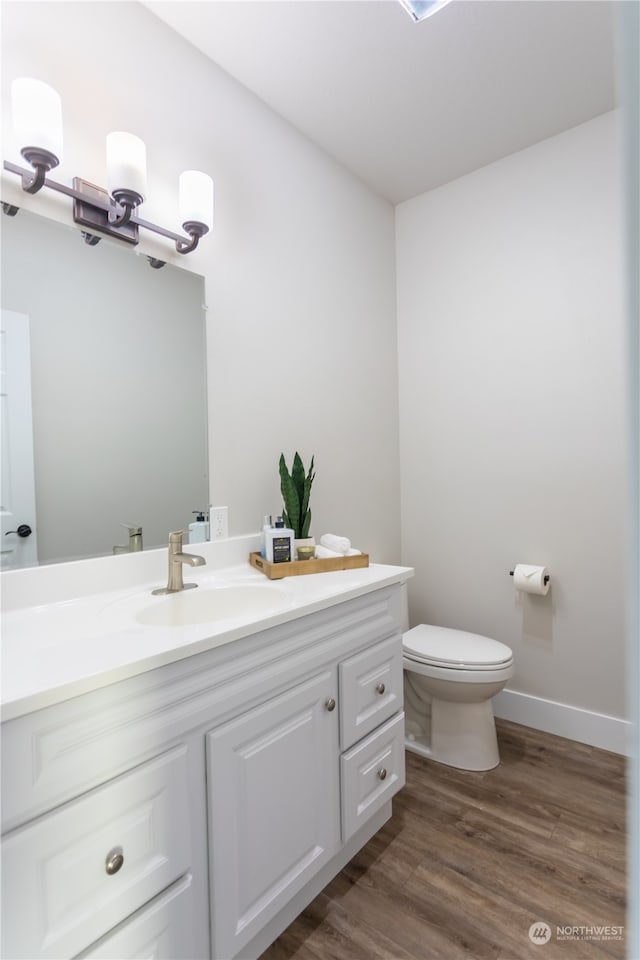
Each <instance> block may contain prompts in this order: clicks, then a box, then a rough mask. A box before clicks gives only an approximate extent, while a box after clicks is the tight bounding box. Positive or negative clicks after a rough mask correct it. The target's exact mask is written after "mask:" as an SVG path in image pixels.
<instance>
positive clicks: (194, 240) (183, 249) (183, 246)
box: [176, 220, 209, 253]
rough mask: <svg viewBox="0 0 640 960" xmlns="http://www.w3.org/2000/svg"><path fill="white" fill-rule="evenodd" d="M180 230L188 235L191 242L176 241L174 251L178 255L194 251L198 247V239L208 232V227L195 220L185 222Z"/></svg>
mask: <svg viewBox="0 0 640 960" xmlns="http://www.w3.org/2000/svg"><path fill="white" fill-rule="evenodd" d="M182 229H183V230H185V231H186V232H187V233H188V234H189V236H190V237H191V241H190V242H187V241H186V240H176V250H177V251H178V253H191V251H192V250H195V249H196V247H197V246H198V242H199V240H200V238H201V237H204V235H205V233H208V232H209V227H208V226H207V225H206V223H200V222H199V221H197V220H187V221H186V223H183V224H182Z"/></svg>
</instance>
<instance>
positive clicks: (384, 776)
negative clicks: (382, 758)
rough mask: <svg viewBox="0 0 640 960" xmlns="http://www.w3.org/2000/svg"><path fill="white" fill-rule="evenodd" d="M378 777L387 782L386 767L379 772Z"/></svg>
mask: <svg viewBox="0 0 640 960" xmlns="http://www.w3.org/2000/svg"><path fill="white" fill-rule="evenodd" d="M378 777H379V779H380V780H386V779H387V771H386V770H385V768H384V767H382V768H381V769H380V770H378Z"/></svg>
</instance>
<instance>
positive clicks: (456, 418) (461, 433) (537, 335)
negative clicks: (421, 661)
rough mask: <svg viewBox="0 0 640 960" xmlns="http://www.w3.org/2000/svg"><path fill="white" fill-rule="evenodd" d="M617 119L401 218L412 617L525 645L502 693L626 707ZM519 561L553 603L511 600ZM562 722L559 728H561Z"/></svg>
mask: <svg viewBox="0 0 640 960" xmlns="http://www.w3.org/2000/svg"><path fill="white" fill-rule="evenodd" d="M617 120H618V118H617V116H616V115H615V114H607V115H604V116H602V117H599V118H597V119H595V120H593V121H591V122H589V123H586V124H584V125H582V126H579V127H576V128H574V129H572V130H569V131H567V132H565V133H563V134H561V135H560V136H557V137H554V138H552V139H550V140H546V141H544V142H542V143H539V144H537V145H536V146H534V147H532V148H530V149H528V150H525V151H522V152H521V153H518V154H515V155H513V156H510V157H507V158H506V159H504V160H502V161H500V162H498V163H494V164H492V165H490V166H487V167H485V168H483V169H481V170H478V171H476V172H475V173H473V174H471V175H469V176H466V177H464V178H461V179H460V180H457V181H455V182H452V183H449V184H448V185H446V186H443V187H441V188H439V189H437V190H434V191H432V192H430V193H428V194H425V195H423V196H420V197H417V198H415V199H413V200H410V201H408V202H407V203H404V204H402V205H401V206H400V207H398V208H397V213H396V223H397V284H398V329H399V382H400V425H401V474H402V487H401V501H402V546H403V550H402V554H403V557H402V559H403V562H404V563H407V564H411V565H414V566H415V567H416V577H415V580H414V581H413V582H412V583H411V585H410V611H411V622H412V623H416V622H422V621H426V622H431V623H436V624H442V625H448V626H452V627H458V628H462V629H466V630H471V631H474V632H476V633H481V634H487V635H489V636H492V637H495V638H496V639H498V640H501V641H503V642H504V643H506V644H508V645H509V646H510V647H511V648H512V649H513V651H514V655H515V664H516V674H515V677H514V678H513V680H512V681H511V682H510V684H509V689H511V690H514V691H519V692H520V693H522V694H526V695H528V696H529V697H531V698H543V699H546V700H550V701H554V702H557V703H560V704H563V705H568V706H572V707H576V708H579V709H580V710H582V711H587V713H588V714H590V713H595V714H604V715H608V716H611V717H614V718H621V717H624V716H625V711H624V659H625V623H624V617H625V580H626V559H627V555H626V552H625V551H626V549H627V546H628V544H627V541H626V533H627V525H628V516H629V514H628V509H629V504H628V500H627V499H626V498H627V488H626V470H627V460H626V450H627V444H628V435H627V430H628V426H627V420H626V386H625V379H626V361H625V317H624V305H623V279H624V277H623V268H622V263H623V251H622V222H621V176H620V169H619V148H618V131H617ZM518 562H524V563H538V564H545V565H547V566H548V567H549V569H550V571H551V575H552V588H551V591H550V593H549V595H548V596H547V597H532V596H527V595H522V594H517V593H516V592H515V590H514V588H513V583H512V579H511V577H509V570H510V569H513V566H514V564H515V563H518ZM503 696H504V695H503ZM519 702H520V704H521V705H524V706H528V707H532V705H533V706H535V704H538V708H539V709H537V713H536V719H537V720H540V719H541V718H542V715H543V713H544V712H545V709H546V712H547V717H548V718H549V717H551V714H552V713H553V712H554V709H553V707H551V706H549V705H545V704H542V705H540V703H539V701H535V700H533V699H531V700H524V699H522V700H520V701H519ZM504 703H507V709H509V703H508V702H507V701H503V704H504ZM514 703H516V700H514V699H513V698H512V700H511V701H510V704H511V708H513V709H515V708H514V707H513V705H514ZM534 712H535V710H534ZM561 712H562V711H560V713H561ZM556 715H558V711H556ZM576 715H578V714H576ZM521 716H524V714H521ZM532 716H533V715H532V714H531V715H529V719H531V718H532ZM565 716H566V717H567V718H568V717H569V714H565ZM580 716H582V719H583V720H585V719H586V720H587V721H588V719H589V718H588V715H587V714H581V715H580ZM514 719H517V717H516V716H514ZM567 723H568V726H567V727H566V730H563V729H558V725H559V726H560V727H562V723H560V721H558V723H556V727H555V729H556V732H567V733H570V729H571V720H570V719H567ZM534 725H538V723H534ZM540 725H542V723H541V724H540ZM577 739H581V737H580V736H577ZM592 742H594V741H592Z"/></svg>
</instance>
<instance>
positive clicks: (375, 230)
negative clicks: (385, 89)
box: [2, 2, 400, 562]
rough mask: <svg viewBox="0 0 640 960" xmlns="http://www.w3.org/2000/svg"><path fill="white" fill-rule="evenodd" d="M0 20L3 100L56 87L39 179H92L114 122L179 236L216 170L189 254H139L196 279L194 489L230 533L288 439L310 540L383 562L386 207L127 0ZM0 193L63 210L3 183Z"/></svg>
mask: <svg viewBox="0 0 640 960" xmlns="http://www.w3.org/2000/svg"><path fill="white" fill-rule="evenodd" d="M2 20H3V22H2V28H3V30H2V78H3V110H5V111H6V110H8V103H9V85H10V81H11V80H12V79H13V78H14V77H16V76H22V75H26V76H35V77H37V78H39V79H42V80H45V81H46V82H48V83H50V84H51V85H52V86H54V87H55V88H56V89H57V90H58V92H59V93H60V95H61V98H62V103H63V117H64V124H65V155H64V159H63V163H62V165H61V166H60V168H58V169H57V170H56V172H55V175H54V179H60V180H62V181H64V182H69V181H70V179H71V177H72V176H74V175H78V176H82V177H84V178H85V179H88V180H90V181H93V182H94V183H99V184H105V182H106V176H105V161H104V137H105V136H106V134H107V133H108V132H109V131H110V130H113V129H124V130H131V131H132V132H135V133H137V134H138V135H139V136H141V137H142V138H143V139H144V140H145V142H146V145H147V159H148V168H149V198H148V201H147V203H146V204H145V213H144V216H145V217H146V219H148V220H152V221H153V220H155V221H157V222H159V223H163V224H165V225H167V226H170V227H173V229H177V226H178V213H177V182H178V176H179V174H180V172H181V171H182V170H183V169H185V168H190V167H195V168H200V169H203V170H206V171H207V172H209V173H210V174H211V175H212V176H213V177H214V180H215V184H216V223H215V228H214V231H213V234H212V235H211V236H209V237H207V238H205V240H203V241H202V243H201V247H200V248H199V249H198V250H197V251H196V252H195V253H194V254H191V255H189V257H188V258H178V256H177V255H175V254H174V255H173V256H172V254H171V251H170V249H169V247H168V246H167V245H166V244H164V243H163V242H162V241H154V240H153V238H152V236H151V235H145V239H144V242H143V243H141V245H140V247H141V249H142V252H149V253H154V254H156V255H159V256H163V257H164V258H165V259H166V258H167V257H168V258H171V259H173V260H174V261H178V260H180V263H181V265H182V266H184V267H187V268H189V269H192V270H195V271H198V272H201V273H202V274H204V276H205V282H206V290H207V301H208V307H209V312H208V370H209V375H208V382H209V428H210V440H211V443H210V457H211V464H210V467H211V469H210V475H211V477H212V499H213V500H214V502H215V503H216V504H227V505H228V506H229V510H230V530H231V533H232V534H237V533H244V532H249V531H254V530H257V529H258V527H259V525H260V522H261V520H262V516H263V515H264V514H265V513H276V512H278V511H279V509H280V506H281V499H280V494H279V480H278V473H277V464H278V458H279V456H280V452H281V451H284V452H285V454H286V455H287V456H288V458H291V457H292V456H293V453H294V451H295V450H296V449H298V450H299V451H300V453H301V455H302V457H303V459H304V460H305V463H307V462H308V461H309V459H310V457H311V455H312V454H315V457H316V468H317V478H316V483H315V486H314V492H313V494H312V504H311V506H312V510H313V515H314V520H313V524H312V532H313V533H315V534H316V535H319V534H321V533H323V532H326V531H327V530H332V531H333V532H337V533H344V534H347V535H349V536H351V538H352V540H353V541H354V542H355V543H356V544H358V545H359V546H361V547H363V548H365V549H368V550H369V552H370V553H371V554H372V556H373V557H374V558H375V559H377V560H383V561H387V562H394V561H398V560H399V544H400V538H399V522H398V501H399V468H398V414H397V403H398V401H397V369H396V362H395V359H396V331H395V266H394V217H393V209H392V207H391V206H390V205H389V204H388V203H386V202H385V201H382V200H380V199H379V198H377V197H374V196H373V195H372V194H371V193H370V192H369V191H368V190H367V189H366V188H365V187H364V186H363V185H362V184H361V183H360V182H359V181H357V180H356V179H355V178H353V177H352V176H350V175H349V174H348V173H347V172H345V171H344V170H343V169H342V168H341V167H339V166H338V165H337V164H335V163H334V162H333V161H331V160H330V159H329V158H327V157H326V156H325V155H324V154H323V153H322V152H321V151H320V150H318V149H317V148H316V147H315V146H314V145H313V144H311V143H310V142H309V141H308V140H307V139H306V138H304V137H303V136H302V135H301V134H299V133H298V132H297V131H295V130H294V129H293V128H292V127H291V126H290V125H289V124H287V123H286V122H284V121H283V120H281V119H279V118H278V117H277V116H276V115H275V114H274V113H273V112H272V111H271V110H269V109H268V108H267V107H265V106H264V105H263V104H262V103H261V102H260V101H259V100H258V99H257V98H256V97H254V96H252V95H251V94H249V93H248V92H247V91H246V90H244V88H242V87H241V86H240V85H239V84H237V83H236V82H235V81H233V80H232V79H231V78H230V77H229V76H228V75H227V74H225V73H224V72H223V71H222V70H220V69H218V68H217V67H216V66H215V65H214V64H212V63H210V62H209V61H208V60H207V59H206V58H205V57H203V56H202V55H201V54H200V53H198V52H197V51H196V50H195V49H193V48H192V47H191V46H190V45H189V44H187V43H186V42H185V41H183V40H181V39H180V38H179V37H178V36H176V35H175V34H173V33H172V31H170V30H169V28H168V27H166V26H165V25H164V24H163V23H161V22H160V21H158V20H157V19H156V18H155V17H154V16H153V15H152V14H151V13H150V12H149V11H148V10H146V9H145V8H143V7H141V6H139V5H138V4H134V3H64V2H62V3H59V2H44V3H20V2H17V3H16V2H3V4H2ZM52 38H55V42H53V41H52ZM7 116H8V113H7ZM7 127H8V131H9V134H8V136H7V137H6V140H5V149H4V156H5V157H6V158H8V159H12V160H14V161H15V162H19V159H20V158H19V156H18V155H17V154H16V152H15V149H13V146H14V145H13V144H12V143H11V137H10V126H9V125H7ZM3 199H4V200H13V202H15V203H18V204H20V205H23V206H26V207H32V208H33V209H34V210H38V211H40V212H42V211H43V210H47V211H48V212H49V213H50V214H51V215H52V216H53V217H55V218H57V219H60V220H65V221H67V222H68V221H69V218H70V212H69V211H70V203H68V202H66V201H62V202H61V201H59V200H58V198H57V197H56V196H54V195H51V196H47V197H45V196H43V195H39V196H36V197H33V198H32V197H27V196H26V195H24V194H22V193H21V192H20V190H19V187H18V186H17V185H16V178H12V177H11V176H10V175H6V174H5V175H3Z"/></svg>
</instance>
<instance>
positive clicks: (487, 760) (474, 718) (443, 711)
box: [404, 699, 500, 772]
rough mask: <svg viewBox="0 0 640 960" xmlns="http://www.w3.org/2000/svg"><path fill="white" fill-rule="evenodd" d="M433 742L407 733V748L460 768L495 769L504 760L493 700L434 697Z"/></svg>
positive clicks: (432, 712) (432, 717)
mask: <svg viewBox="0 0 640 960" xmlns="http://www.w3.org/2000/svg"><path fill="white" fill-rule="evenodd" d="M430 739H431V742H430V743H429V742H428V738H427V737H422V736H415V737H405V742H404V743H405V748H406V749H407V750H410V751H411V752H412V753H418V754H420V755H421V756H423V757H428V758H429V759H430V760H435V761H437V762H438V763H443V764H445V765H446V766H448V767H455V768H457V769H458V770H472V771H476V772H480V771H483V770H493V768H494V767H497V766H498V764H499V763H500V754H499V752H498V738H497V736H496V724H495V720H494V717H493V708H492V706H491V701H490V700H487V701H484V702H483V703H448V702H446V701H444V700H436V699H433V700H432V701H431V738H430Z"/></svg>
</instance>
